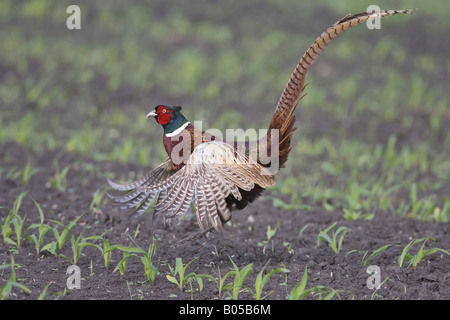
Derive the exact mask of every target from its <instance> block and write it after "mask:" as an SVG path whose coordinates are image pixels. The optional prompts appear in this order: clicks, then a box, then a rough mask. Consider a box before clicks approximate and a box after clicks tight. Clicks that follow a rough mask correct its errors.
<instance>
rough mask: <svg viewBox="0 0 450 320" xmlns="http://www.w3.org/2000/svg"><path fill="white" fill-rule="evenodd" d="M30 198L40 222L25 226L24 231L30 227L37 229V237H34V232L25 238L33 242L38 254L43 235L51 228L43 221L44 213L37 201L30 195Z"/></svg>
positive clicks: (30, 228)
mask: <svg viewBox="0 0 450 320" xmlns="http://www.w3.org/2000/svg"><path fill="white" fill-rule="evenodd" d="M30 198H31V199H32V200H33V202H34V205H35V206H36V208H37V209H38V212H39V218H40V222H39V223H33V224H32V225H31V226H29V227H28V228H27V231H26V233H28V232H29V231H30V230H32V229H37V230H38V236H37V237H36V235H35V234H30V235H29V236H28V237H27V239H28V241H29V242H33V243H34V247H35V249H36V253H37V254H39V253H40V252H41V246H42V244H43V243H44V237H45V235H46V234H47V233H48V232H49V231H50V230H51V229H52V227H50V226H49V225H47V224H45V223H44V213H43V211H42V208H41V206H40V205H39V203H37V201H36V200H35V199H34V198H33V197H31V196H30Z"/></svg>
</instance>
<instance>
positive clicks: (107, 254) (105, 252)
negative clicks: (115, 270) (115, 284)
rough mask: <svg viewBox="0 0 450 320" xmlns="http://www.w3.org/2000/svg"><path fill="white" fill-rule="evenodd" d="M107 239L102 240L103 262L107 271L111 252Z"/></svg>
mask: <svg viewBox="0 0 450 320" xmlns="http://www.w3.org/2000/svg"><path fill="white" fill-rule="evenodd" d="M110 248H111V246H110V245H109V241H108V240H107V239H103V253H102V254H103V260H104V261H105V268H106V269H108V266H109V262H110V261H111V256H112V250H110Z"/></svg>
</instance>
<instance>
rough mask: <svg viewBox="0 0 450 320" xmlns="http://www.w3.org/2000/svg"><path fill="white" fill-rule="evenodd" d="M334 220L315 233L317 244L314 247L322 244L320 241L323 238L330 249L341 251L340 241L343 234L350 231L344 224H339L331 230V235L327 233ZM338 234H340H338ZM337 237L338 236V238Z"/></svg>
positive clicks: (342, 239)
mask: <svg viewBox="0 0 450 320" xmlns="http://www.w3.org/2000/svg"><path fill="white" fill-rule="evenodd" d="M335 225H336V222H334V223H333V224H331V225H330V226H329V227H328V228H326V229H325V230H321V231H320V232H319V234H318V235H317V244H316V247H319V246H320V245H321V244H322V241H323V240H325V241H326V242H328V244H329V245H330V247H331V249H332V250H333V251H334V253H339V251H341V247H342V243H343V241H344V237H345V235H346V234H347V233H348V232H350V229H349V228H347V227H345V226H340V227H339V228H338V229H337V230H336V232H335V231H334V230H333V232H332V235H331V237H330V235H328V232H329V231H330V230H331V229H333V228H334V226H335ZM339 235H340V236H339ZM338 237H339V238H338Z"/></svg>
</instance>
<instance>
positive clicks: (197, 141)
mask: <svg viewBox="0 0 450 320" xmlns="http://www.w3.org/2000/svg"><path fill="white" fill-rule="evenodd" d="M412 12H413V11H412V10H388V11H380V12H377V13H360V14H356V15H347V16H345V17H344V18H342V19H341V20H339V21H338V22H336V23H335V24H333V25H332V26H331V27H330V28H328V29H327V30H325V31H324V32H323V33H322V34H321V35H320V36H319V37H318V38H317V39H316V40H315V41H314V43H313V44H312V45H311V46H310V47H309V48H308V50H307V51H306V52H305V54H304V55H303V56H302V58H301V59H300V62H299V63H298V65H297V66H296V68H295V69H294V72H293V73H292V75H291V77H290V78H289V81H288V83H287V84H286V87H285V89H284V90H283V93H282V95H281V97H280V99H279V101H278V104H277V107H276V108H275V111H274V114H273V117H272V120H271V122H270V124H269V130H268V132H267V135H266V136H265V137H262V138H260V139H259V140H256V141H244V142H234V143H227V142H224V141H219V140H217V139H216V138H215V137H212V136H210V135H208V134H206V133H205V132H204V131H199V130H197V129H196V128H195V127H194V126H193V125H191V123H190V122H189V121H188V120H187V119H186V118H185V117H184V116H183V115H182V114H181V112H180V111H181V107H179V106H164V105H159V106H157V107H156V108H155V110H154V111H151V112H150V113H148V115H147V117H153V118H155V119H156V122H157V123H158V124H160V125H161V126H162V127H163V129H164V135H163V145H164V147H165V149H166V151H167V154H168V158H167V159H166V160H165V161H164V162H163V163H162V164H161V165H159V166H158V167H156V168H155V169H153V170H151V171H149V172H148V173H146V174H145V175H144V176H143V177H142V178H141V179H138V180H136V181H133V182H131V183H127V184H117V183H114V182H112V181H110V180H108V182H109V184H110V186H111V187H112V188H113V189H115V190H117V191H120V192H122V194H120V195H109V194H108V195H109V197H110V198H111V199H112V200H113V204H115V205H118V206H119V207H120V208H122V209H127V208H135V210H134V212H135V214H138V215H139V214H142V213H143V212H145V211H146V210H147V209H148V208H149V207H150V206H151V205H152V204H154V205H153V208H154V214H156V215H159V213H164V217H165V218H166V219H170V218H173V217H175V216H179V215H182V214H184V213H186V212H187V211H188V210H189V207H190V204H191V203H193V204H194V205H195V207H196V214H197V222H198V225H199V227H200V228H201V229H202V230H203V231H210V230H213V229H216V230H221V229H222V225H223V224H224V223H225V222H227V221H229V220H230V219H231V212H232V210H235V209H242V208H245V207H246V206H247V205H248V204H249V203H251V202H253V201H254V200H255V199H256V198H257V197H258V196H259V195H260V194H261V193H262V192H263V191H264V190H265V188H267V187H270V186H272V185H273V184H274V175H275V172H273V171H271V170H269V169H268V167H269V166H270V163H269V164H268V163H266V162H263V161H262V159H261V158H260V157H259V155H260V153H261V151H262V150H264V151H266V152H267V153H268V154H271V156H272V157H273V156H275V157H276V159H277V160H278V165H279V167H280V168H281V167H283V165H284V163H285V162H286V161H287V158H288V155H289V152H290V150H291V140H292V134H293V132H294V131H295V127H294V122H295V115H294V112H295V109H296V107H297V104H298V102H299V101H300V100H301V98H302V97H303V96H302V95H301V94H302V92H303V90H304V87H305V86H304V82H305V77H306V73H307V72H308V70H309V67H310V66H311V65H312V64H313V63H314V62H315V61H316V59H317V58H318V56H319V55H320V53H321V52H322V51H323V50H324V49H325V48H326V47H327V45H328V44H329V43H330V42H331V41H332V40H334V39H335V38H336V37H337V36H338V35H339V34H341V33H342V32H344V31H346V30H348V29H349V28H351V27H353V26H356V25H358V24H360V23H363V22H365V21H367V20H368V19H370V18H377V17H384V16H390V15H395V14H410V13H412ZM275 133H276V135H275ZM251 155H257V156H256V157H255V156H251Z"/></svg>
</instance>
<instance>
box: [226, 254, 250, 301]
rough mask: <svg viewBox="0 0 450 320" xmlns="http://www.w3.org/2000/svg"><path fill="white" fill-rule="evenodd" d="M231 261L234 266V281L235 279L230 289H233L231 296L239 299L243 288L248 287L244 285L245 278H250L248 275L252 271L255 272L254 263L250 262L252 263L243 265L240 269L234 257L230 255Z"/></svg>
mask: <svg viewBox="0 0 450 320" xmlns="http://www.w3.org/2000/svg"><path fill="white" fill-rule="evenodd" d="M230 261H231V263H232V264H233V267H234V281H233V285H232V286H231V288H230V289H229V290H233V294H232V295H231V297H232V298H233V299H234V300H237V299H238V297H239V292H240V291H241V289H243V288H246V287H245V286H244V282H245V280H246V279H247V278H248V276H249V275H250V274H251V273H253V263H250V264H248V265H246V266H245V267H243V268H242V269H241V270H239V268H238V267H237V266H236V264H235V263H234V261H233V259H231V257H230ZM229 290H228V291H229Z"/></svg>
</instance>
